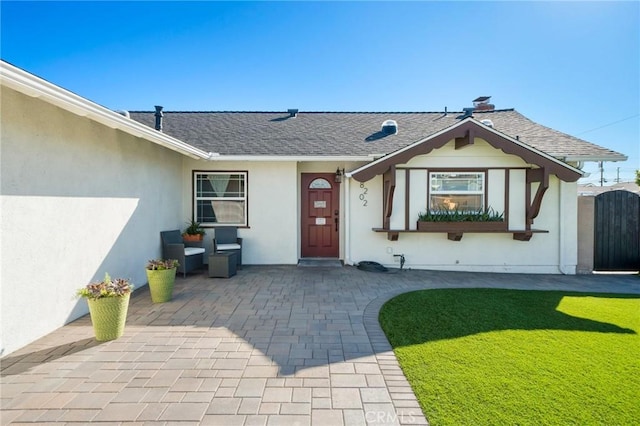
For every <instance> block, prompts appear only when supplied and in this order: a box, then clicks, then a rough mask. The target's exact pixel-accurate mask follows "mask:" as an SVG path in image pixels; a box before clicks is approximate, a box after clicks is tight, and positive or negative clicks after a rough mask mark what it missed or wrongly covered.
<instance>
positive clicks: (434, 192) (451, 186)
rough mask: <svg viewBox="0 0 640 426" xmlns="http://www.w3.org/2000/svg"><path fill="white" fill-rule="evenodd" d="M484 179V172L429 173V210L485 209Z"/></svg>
mask: <svg viewBox="0 0 640 426" xmlns="http://www.w3.org/2000/svg"><path fill="white" fill-rule="evenodd" d="M484 179H485V174H484V173H483V172H472V173H469V172H464V173H455V172H435V173H429V188H430V194H429V210H431V211H436V212H437V211H438V210H459V211H478V210H483V209H484Z"/></svg>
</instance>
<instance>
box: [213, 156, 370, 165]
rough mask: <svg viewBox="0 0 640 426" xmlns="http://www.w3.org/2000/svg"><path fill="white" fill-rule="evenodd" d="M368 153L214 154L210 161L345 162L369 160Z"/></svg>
mask: <svg viewBox="0 0 640 426" xmlns="http://www.w3.org/2000/svg"><path fill="white" fill-rule="evenodd" d="M373 158H374V157H372V156H370V155H355V156H348V155H336V156H331V155H323V156H320V155H318V156H313V155H300V156H296V155H214V156H212V157H211V158H210V160H211V161H263V162H264V161H272V162H277V161H295V162H311V161H313V162H327V163H328V162H336V161H337V162H345V161H371V160H372V159H373Z"/></svg>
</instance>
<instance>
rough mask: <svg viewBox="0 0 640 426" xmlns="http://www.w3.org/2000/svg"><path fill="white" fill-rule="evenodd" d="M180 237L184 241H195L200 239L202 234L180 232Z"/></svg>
mask: <svg viewBox="0 0 640 426" xmlns="http://www.w3.org/2000/svg"><path fill="white" fill-rule="evenodd" d="M182 239H183V240H184V242H189V243H196V242H200V241H202V235H200V234H195V235H190V234H182Z"/></svg>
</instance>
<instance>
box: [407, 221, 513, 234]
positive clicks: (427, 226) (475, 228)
mask: <svg viewBox="0 0 640 426" xmlns="http://www.w3.org/2000/svg"><path fill="white" fill-rule="evenodd" d="M506 230H507V223H506V222H504V221H502V222H421V221H418V231H421V232H456V233H459V232H497V231H506Z"/></svg>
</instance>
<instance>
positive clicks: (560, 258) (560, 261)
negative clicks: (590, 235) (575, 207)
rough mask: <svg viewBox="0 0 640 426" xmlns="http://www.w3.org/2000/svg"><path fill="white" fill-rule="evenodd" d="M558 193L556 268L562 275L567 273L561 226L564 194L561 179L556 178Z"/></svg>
mask: <svg viewBox="0 0 640 426" xmlns="http://www.w3.org/2000/svg"><path fill="white" fill-rule="evenodd" d="M558 186H559V189H558V193H559V194H560V208H559V209H558V212H559V213H558V214H559V221H558V232H559V233H560V236H559V241H558V244H559V245H560V247H559V250H560V253H559V254H558V269H559V270H560V273H561V274H563V275H569V272H567V269H566V265H565V259H564V258H565V256H564V248H565V247H564V245H565V237H564V226H563V222H564V221H563V219H564V196H563V194H562V187H563V186H564V184H563V182H562V180H560V179H558Z"/></svg>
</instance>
